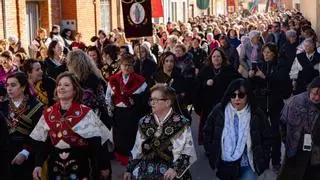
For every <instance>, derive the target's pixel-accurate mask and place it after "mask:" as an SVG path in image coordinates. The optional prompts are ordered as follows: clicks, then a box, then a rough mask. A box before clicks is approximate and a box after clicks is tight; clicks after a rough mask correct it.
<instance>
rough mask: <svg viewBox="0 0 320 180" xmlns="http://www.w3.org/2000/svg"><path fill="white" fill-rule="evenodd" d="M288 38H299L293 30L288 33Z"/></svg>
mask: <svg viewBox="0 0 320 180" xmlns="http://www.w3.org/2000/svg"><path fill="white" fill-rule="evenodd" d="M286 36H287V37H297V32H296V31H295V30H293V29H290V30H288V31H287V32H286Z"/></svg>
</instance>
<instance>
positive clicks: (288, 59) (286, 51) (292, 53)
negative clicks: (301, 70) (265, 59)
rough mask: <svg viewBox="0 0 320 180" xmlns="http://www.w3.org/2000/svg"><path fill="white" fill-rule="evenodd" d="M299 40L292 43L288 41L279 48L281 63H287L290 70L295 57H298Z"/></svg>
mask: <svg viewBox="0 0 320 180" xmlns="http://www.w3.org/2000/svg"><path fill="white" fill-rule="evenodd" d="M298 45H299V42H298V41H297V42H296V43H294V44H291V43H290V42H289V41H286V42H285V43H284V44H283V45H282V47H281V48H280V50H279V61H280V62H281V64H283V65H285V66H286V67H287V68H288V70H289V71H290V70H291V66H292V64H293V61H294V59H295V58H296V52H297V47H298Z"/></svg>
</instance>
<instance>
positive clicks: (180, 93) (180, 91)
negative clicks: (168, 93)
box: [150, 67, 191, 119]
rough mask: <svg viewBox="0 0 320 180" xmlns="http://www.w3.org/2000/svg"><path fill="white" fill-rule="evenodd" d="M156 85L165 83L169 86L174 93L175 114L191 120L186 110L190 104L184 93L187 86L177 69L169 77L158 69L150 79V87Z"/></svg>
mask: <svg viewBox="0 0 320 180" xmlns="http://www.w3.org/2000/svg"><path fill="white" fill-rule="evenodd" d="M156 83H166V84H168V85H170V86H171V87H172V88H173V89H174V90H175V92H176V94H177V96H176V98H177V100H176V102H178V103H179V105H178V104H177V103H175V105H174V107H173V108H174V109H175V112H178V113H179V114H182V115H184V116H185V117H186V118H188V119H191V117H190V115H189V113H188V110H187V104H188V102H190V100H189V98H190V97H187V96H186V92H187V90H188V85H187V84H186V82H185V79H184V78H183V76H182V75H181V72H180V69H179V68H176V67H175V68H174V69H173V71H172V73H171V76H168V75H167V74H166V73H164V72H163V70H162V69H159V70H158V71H157V73H156V74H155V76H154V77H153V79H152V83H151V84H150V86H153V85H155V84H156Z"/></svg>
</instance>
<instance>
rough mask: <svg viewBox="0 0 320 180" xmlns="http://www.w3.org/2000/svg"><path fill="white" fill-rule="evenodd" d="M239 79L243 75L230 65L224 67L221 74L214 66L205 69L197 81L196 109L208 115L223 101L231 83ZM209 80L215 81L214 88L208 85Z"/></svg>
mask: <svg viewBox="0 0 320 180" xmlns="http://www.w3.org/2000/svg"><path fill="white" fill-rule="evenodd" d="M239 77H241V75H240V74H239V73H238V72H237V71H236V70H235V69H234V68H233V67H232V66H230V65H228V66H225V67H222V68H221V69H220V72H219V73H215V72H214V70H213V67H212V66H206V67H205V68H203V69H202V71H200V73H199V74H198V76H197V79H196V99H195V107H196V109H198V110H200V111H202V112H204V113H205V114H208V113H209V112H210V111H211V109H212V108H213V107H214V106H215V105H216V104H218V103H219V102H220V101H221V98H222V97H223V95H224V92H225V91H226V89H227V87H228V86H229V83H230V82H231V81H232V80H234V79H236V78H239ZM209 79H213V81H214V83H213V86H208V85H207V81H208V80H209Z"/></svg>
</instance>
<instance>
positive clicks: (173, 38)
mask: <svg viewBox="0 0 320 180" xmlns="http://www.w3.org/2000/svg"><path fill="white" fill-rule="evenodd" d="M168 40H170V41H171V42H172V43H173V44H177V43H178V40H179V38H178V36H176V35H170V36H169V37H168Z"/></svg>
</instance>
